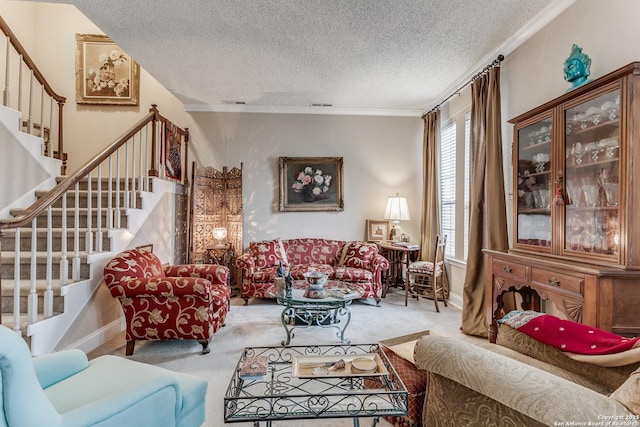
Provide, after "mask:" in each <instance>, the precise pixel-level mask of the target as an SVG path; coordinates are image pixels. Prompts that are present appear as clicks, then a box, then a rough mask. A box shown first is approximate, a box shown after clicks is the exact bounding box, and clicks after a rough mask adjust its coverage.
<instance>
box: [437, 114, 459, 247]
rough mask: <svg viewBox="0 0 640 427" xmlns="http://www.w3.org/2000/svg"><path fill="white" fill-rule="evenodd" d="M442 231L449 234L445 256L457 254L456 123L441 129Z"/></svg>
mask: <svg viewBox="0 0 640 427" xmlns="http://www.w3.org/2000/svg"><path fill="white" fill-rule="evenodd" d="M440 209H441V211H440V231H441V233H442V234H446V235H447V246H446V247H445V256H447V257H450V258H455V255H456V123H455V122H451V123H448V124H447V125H445V126H444V127H443V128H442V129H441V130H440Z"/></svg>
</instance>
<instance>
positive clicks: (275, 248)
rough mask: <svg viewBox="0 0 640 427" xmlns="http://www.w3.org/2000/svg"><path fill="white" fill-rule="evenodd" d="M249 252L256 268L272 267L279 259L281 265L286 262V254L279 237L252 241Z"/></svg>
mask: <svg viewBox="0 0 640 427" xmlns="http://www.w3.org/2000/svg"><path fill="white" fill-rule="evenodd" d="M250 253H251V255H252V256H253V258H254V260H255V263H256V268H267V267H274V266H277V265H278V264H279V262H280V261H282V264H283V265H287V264H288V261H287V254H286V253H285V251H284V247H283V246H282V240H280V239H274V240H264V241H261V242H252V243H251V245H250Z"/></svg>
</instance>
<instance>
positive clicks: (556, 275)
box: [531, 268, 584, 294]
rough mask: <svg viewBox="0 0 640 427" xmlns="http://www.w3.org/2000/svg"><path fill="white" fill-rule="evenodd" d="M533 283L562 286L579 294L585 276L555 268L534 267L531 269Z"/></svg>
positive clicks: (555, 286)
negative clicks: (559, 270)
mask: <svg viewBox="0 0 640 427" xmlns="http://www.w3.org/2000/svg"><path fill="white" fill-rule="evenodd" d="M531 283H532V284H535V285H547V286H552V287H554V288H561V289H564V290H567V291H570V292H575V293H578V294H581V293H582V287H583V285H584V277H582V276H572V275H570V274H564V273H560V272H558V271H554V270H544V269H540V268H534V269H533V270H532V271H531Z"/></svg>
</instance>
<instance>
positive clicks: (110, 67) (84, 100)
mask: <svg viewBox="0 0 640 427" xmlns="http://www.w3.org/2000/svg"><path fill="white" fill-rule="evenodd" d="M139 92H140V66H139V65H138V63H136V62H135V61H134V60H133V59H131V57H130V56H129V55H127V54H126V53H125V52H124V51H123V50H122V49H120V48H119V47H118V45H116V44H115V43H114V42H113V41H112V40H111V39H110V38H109V37H107V36H103V35H98V34H76V103H78V104H106V105H138V103H139Z"/></svg>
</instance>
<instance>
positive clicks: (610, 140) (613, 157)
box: [564, 89, 620, 256]
mask: <svg viewBox="0 0 640 427" xmlns="http://www.w3.org/2000/svg"><path fill="white" fill-rule="evenodd" d="M564 123H565V133H566V135H565V175H564V176H565V188H566V190H567V199H568V200H567V201H566V204H565V224H564V227H565V230H564V251H570V252H574V253H591V254H602V255H612V256H617V255H618V254H619V251H620V246H619V245H620V242H619V234H620V224H619V215H618V200H619V187H618V186H619V182H620V179H619V178H620V177H619V170H620V169H619V157H618V156H619V153H620V149H619V146H620V90H619V89H616V90H613V91H610V92H608V93H605V94H604V95H600V96H598V97H596V98H594V99H591V100H589V101H586V102H583V103H581V104H578V105H575V106H573V107H571V108H567V109H565V110H564Z"/></svg>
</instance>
